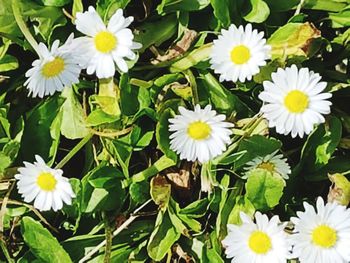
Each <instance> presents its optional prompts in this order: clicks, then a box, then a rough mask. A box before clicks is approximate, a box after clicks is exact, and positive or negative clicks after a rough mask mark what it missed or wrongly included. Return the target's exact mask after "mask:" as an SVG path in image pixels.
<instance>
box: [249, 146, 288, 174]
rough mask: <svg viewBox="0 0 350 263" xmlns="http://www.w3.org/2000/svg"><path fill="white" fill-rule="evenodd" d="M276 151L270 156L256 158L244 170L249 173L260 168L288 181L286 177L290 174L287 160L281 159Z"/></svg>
mask: <svg viewBox="0 0 350 263" xmlns="http://www.w3.org/2000/svg"><path fill="white" fill-rule="evenodd" d="M277 152H278V151H275V152H273V153H271V154H268V155H266V156H265V157H260V156H258V157H256V158H254V159H253V160H252V161H250V162H248V163H247V166H248V167H245V168H244V169H245V170H246V171H247V172H249V171H251V170H253V169H256V168H261V169H265V170H268V171H269V172H272V173H278V174H279V175H281V176H282V177H283V178H284V179H288V178H289V177H288V175H289V174H290V173H291V170H290V166H289V164H288V163H287V159H286V158H283V155H282V154H277V155H276V153H277Z"/></svg>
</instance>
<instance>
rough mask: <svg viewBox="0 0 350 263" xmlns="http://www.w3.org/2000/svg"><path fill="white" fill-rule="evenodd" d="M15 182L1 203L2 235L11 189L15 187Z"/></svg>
mask: <svg viewBox="0 0 350 263" xmlns="http://www.w3.org/2000/svg"><path fill="white" fill-rule="evenodd" d="M15 184H16V183H15V182H13V183H12V184H11V185H10V187H9V189H8V190H7V193H6V195H5V197H4V199H3V201H2V204H1V210H0V235H2V234H3V233H4V217H5V213H6V206H7V202H8V200H9V197H10V194H11V191H12V189H13V187H14V186H15Z"/></svg>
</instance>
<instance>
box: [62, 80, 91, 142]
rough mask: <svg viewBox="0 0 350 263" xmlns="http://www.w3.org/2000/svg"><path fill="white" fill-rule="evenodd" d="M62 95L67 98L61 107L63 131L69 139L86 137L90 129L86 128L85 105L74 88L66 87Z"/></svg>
mask: <svg viewBox="0 0 350 263" xmlns="http://www.w3.org/2000/svg"><path fill="white" fill-rule="evenodd" d="M62 96H63V97H64V98H66V100H65V102H64V103H63V105H62V107H61V111H62V122H61V133H62V135H63V136H65V137H66V138H68V139H79V138H84V137H85V136H86V135H87V134H88V133H89V130H88V129H87V128H86V126H87V124H86V121H85V116H84V111H83V107H82V106H81V104H80V102H79V101H78V99H77V98H76V97H75V94H74V90H73V89H72V88H68V87H67V88H65V89H64V90H63V92H62Z"/></svg>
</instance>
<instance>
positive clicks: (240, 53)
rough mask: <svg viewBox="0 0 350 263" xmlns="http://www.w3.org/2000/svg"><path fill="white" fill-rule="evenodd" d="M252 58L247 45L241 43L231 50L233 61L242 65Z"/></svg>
mask: <svg viewBox="0 0 350 263" xmlns="http://www.w3.org/2000/svg"><path fill="white" fill-rule="evenodd" d="M249 59H250V50H249V48H247V47H246V46H245V45H239V46H236V47H234V48H233V49H232V50H231V60H232V62H233V63H235V64H238V65H242V64H245V63H247V62H248V60H249Z"/></svg>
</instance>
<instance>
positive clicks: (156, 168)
mask: <svg viewBox="0 0 350 263" xmlns="http://www.w3.org/2000/svg"><path fill="white" fill-rule="evenodd" d="M175 164H176V162H175V161H174V160H172V159H170V158H168V157H166V156H165V155H163V156H162V157H160V158H159V159H158V160H157V161H156V162H155V163H154V164H153V165H151V166H150V167H148V168H147V169H145V170H143V171H141V172H139V173H137V174H135V175H133V176H132V177H131V178H130V181H131V182H133V183H136V182H142V181H144V180H147V179H148V178H150V177H152V176H154V175H156V174H158V173H159V172H161V171H163V170H165V169H167V168H169V167H172V166H174V165H175Z"/></svg>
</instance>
